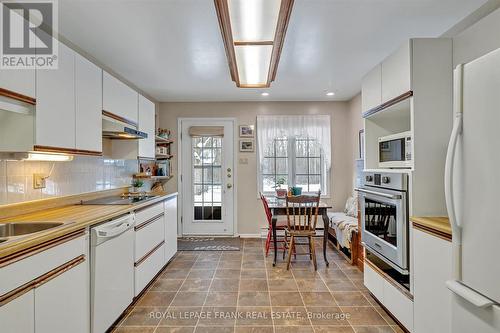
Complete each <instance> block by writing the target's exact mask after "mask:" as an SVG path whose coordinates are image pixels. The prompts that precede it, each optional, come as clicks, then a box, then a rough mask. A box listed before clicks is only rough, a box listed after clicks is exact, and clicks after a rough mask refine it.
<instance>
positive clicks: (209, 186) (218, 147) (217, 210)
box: [192, 137, 222, 221]
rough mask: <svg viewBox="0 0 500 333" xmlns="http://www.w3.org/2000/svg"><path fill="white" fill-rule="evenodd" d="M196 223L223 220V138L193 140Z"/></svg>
mask: <svg viewBox="0 0 500 333" xmlns="http://www.w3.org/2000/svg"><path fill="white" fill-rule="evenodd" d="M192 144H193V196H194V220H195V221H214V220H215V221H220V220H221V218H222V214H221V212H222V138H219V137H201V138H193V139H192Z"/></svg>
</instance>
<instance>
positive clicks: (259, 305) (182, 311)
mask: <svg viewBox="0 0 500 333" xmlns="http://www.w3.org/2000/svg"><path fill="white" fill-rule="evenodd" d="M320 243H321V242H320V241H319V239H318V241H317V248H318V250H317V253H318V254H319V253H322V252H321V250H320V246H319V245H320ZM263 245H264V241H263V240H261V239H245V240H242V249H241V251H238V252H234V251H227V252H210V251H205V252H179V253H178V254H177V256H176V257H175V259H174V260H173V261H172V262H171V263H170V264H169V265H168V266H167V268H166V269H165V271H164V272H163V273H162V274H161V275H160V276H159V278H158V279H157V280H156V281H155V282H154V283H153V284H152V285H151V286H150V287H149V289H148V291H147V292H146V293H144V294H143V296H142V297H141V298H140V299H139V300H138V302H137V303H136V304H135V306H134V307H133V308H131V309H129V311H128V313H127V315H126V316H125V317H124V318H123V319H122V320H121V322H120V323H119V324H118V327H116V328H115V329H114V330H113V331H112V332H113V333H173V332H176V333H192V332H195V333H232V332H237V333H261V332H262V333H281V332H283V333H284V332H287V333H289V332H293V333H309V332H321V333H327V332H331V333H372V332H376V333H386V332H391V333H393V332H403V330H402V329H401V328H400V327H399V326H398V325H397V324H396V323H395V322H394V321H393V320H392V319H391V318H390V317H389V316H388V315H387V314H386V313H385V312H384V310H383V309H382V308H380V307H379V306H378V305H377V303H376V302H375V301H374V300H373V299H372V297H371V296H370V295H369V293H368V291H367V289H366V288H365V287H364V286H363V274H362V273H361V272H360V271H359V270H358V269H357V268H356V267H353V266H350V265H349V264H348V263H347V262H345V260H344V259H342V258H341V257H340V255H339V254H338V253H337V252H336V251H335V250H334V249H333V248H331V247H329V249H328V258H329V261H330V266H329V267H326V266H325V263H324V261H323V259H322V256H321V257H319V255H318V271H317V272H314V270H313V268H312V263H311V262H310V261H309V260H308V258H307V256H297V259H296V260H295V261H294V262H293V263H292V268H291V269H290V271H287V270H286V264H285V263H284V262H283V260H282V258H281V257H280V256H278V264H277V265H276V267H273V266H272V255H271V254H269V256H268V257H267V258H266V257H265V256H264V251H263V248H264V247H263ZM299 251H300V250H299Z"/></svg>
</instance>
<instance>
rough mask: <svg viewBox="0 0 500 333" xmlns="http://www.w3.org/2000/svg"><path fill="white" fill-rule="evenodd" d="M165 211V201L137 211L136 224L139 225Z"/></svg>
mask: <svg viewBox="0 0 500 333" xmlns="http://www.w3.org/2000/svg"><path fill="white" fill-rule="evenodd" d="M162 213H164V210H163V202H160V203H157V204H154V205H152V206H149V207H146V208H143V209H140V210H136V211H135V225H136V226H138V225H140V224H142V223H144V222H146V221H148V220H150V219H152V218H153V217H156V216H158V215H160V214H162Z"/></svg>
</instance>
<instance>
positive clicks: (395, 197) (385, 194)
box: [356, 188, 401, 199]
mask: <svg viewBox="0 0 500 333" xmlns="http://www.w3.org/2000/svg"><path fill="white" fill-rule="evenodd" d="M356 191H358V192H362V193H366V194H373V195H378V196H381V197H384V198H388V199H401V195H400V194H388V193H383V192H377V191H371V190H366V189H364V188H357V189H356Z"/></svg>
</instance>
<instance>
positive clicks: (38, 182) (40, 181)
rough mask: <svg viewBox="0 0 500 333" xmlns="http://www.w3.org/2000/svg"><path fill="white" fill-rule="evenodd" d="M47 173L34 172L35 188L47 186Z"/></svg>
mask: <svg viewBox="0 0 500 333" xmlns="http://www.w3.org/2000/svg"><path fill="white" fill-rule="evenodd" d="M45 178H46V177H45V175H42V174H40V173H34V174H33V188H34V189H35V190H36V189H40V188H45V187H46V185H45Z"/></svg>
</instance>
